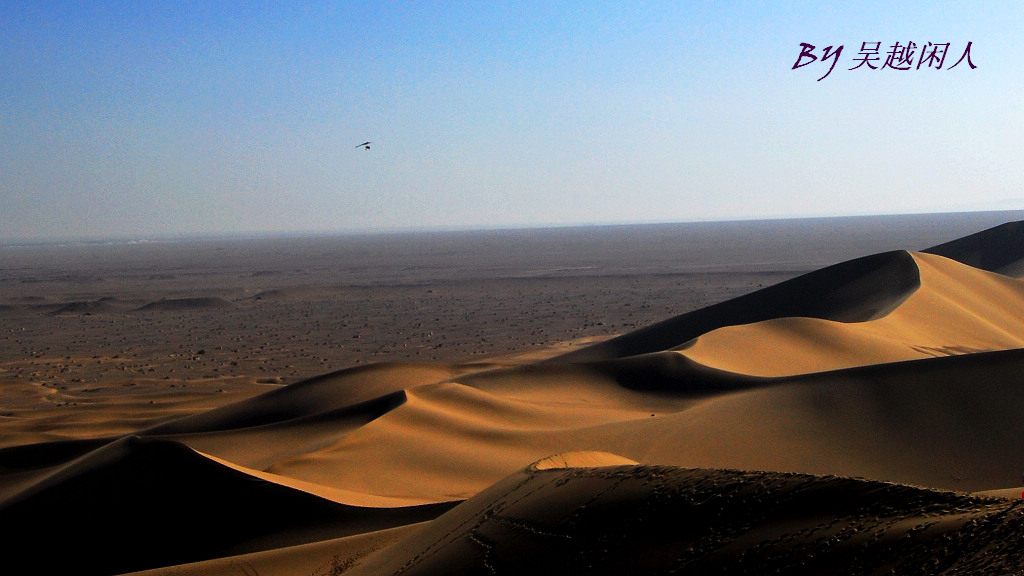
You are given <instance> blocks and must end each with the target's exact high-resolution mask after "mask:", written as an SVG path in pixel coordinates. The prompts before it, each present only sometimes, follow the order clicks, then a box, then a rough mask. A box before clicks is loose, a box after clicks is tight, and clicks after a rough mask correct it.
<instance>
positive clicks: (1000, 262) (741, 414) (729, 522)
mask: <svg viewBox="0 0 1024 576" xmlns="http://www.w3.org/2000/svg"><path fill="white" fill-rule="evenodd" d="M1022 231H1024V228H1022V227H1021V226H1020V225H1019V224H1012V225H1007V226H1002V227H999V228H996V229H993V230H989V231H985V232H982V233H979V234H976V235H973V236H969V237H966V238H964V239H961V240H959V241H954V242H949V243H946V244H943V245H940V246H937V247H935V248H933V249H928V250H925V251H919V252H911V251H890V252H884V253H879V254H875V255H871V256H866V257H863V258H858V259H855V260H850V261H846V262H842V263H839V264H836V265H832V266H827V267H825V268H822V269H820V270H817V271H814V272H811V273H808V274H805V275H802V276H798V277H796V278H792V279H790V280H787V281H783V282H781V283H778V284H776V285H773V286H769V287H767V288H764V289H761V290H758V291H755V292H751V293H749V294H746V295H743V296H740V297H737V298H733V299H730V300H726V301H723V302H720V303H718V304H714V305H712V306H709V307H706V308H702V309H699V310H695V311H692V312H688V313H685V314H682V315H678V316H675V317H673V318H670V319H668V320H665V321H663V322H660V323H658V324H654V325H652V326H649V327H647V328H641V329H639V330H635V331H631V332H628V333H626V334H623V335H621V336H619V337H617V338H613V339H610V340H606V341H602V342H598V343H596V344H593V345H590V346H586V347H583V348H579V349H577V350H574V351H572V352H569V353H565V354H560V355H554V356H552V357H547V358H546V359H543V360H540V361H534V360H530V359H529V356H520V357H518V358H497V359H493V360H490V361H488V362H475V363H474V362H462V363H459V362H452V363H412V362H390V363H379V364H371V365H367V366H360V367H354V368H348V369H344V370H340V371H334V372H329V373H326V374H323V375H321V376H317V377H314V378H309V379H306V380H302V381H300V382H297V383H294V384H290V385H287V386H277V385H271V386H269V387H268V388H266V391H265V392H263V393H261V394H257V395H252V396H251V397H247V398H244V399H241V400H238V401H233V402H227V403H224V404H223V405H220V406H217V407H215V408H213V409H209V410H202V411H197V412H195V411H194V413H189V414H186V415H184V416H182V417H177V418H173V417H169V418H167V419H164V420H162V421H158V422H152V421H149V422H148V423H147V424H146V425H140V426H138V428H137V429H135V430H133V431H132V433H131V434H127V435H125V434H113V433H112V432H110V430H115V429H117V428H116V427H113V426H107V427H90V428H88V429H89V430H101V431H102V430H107V432H105V433H103V434H100V435H98V437H97V436H96V435H94V436H93V437H87V435H85V434H83V435H82V436H81V437H78V438H75V437H74V435H73V434H72V433H70V432H64V433H63V434H64V435H62V436H61V437H63V438H67V439H65V440H62V441H59V442H40V443H34V444H25V445H16V446H8V447H6V448H2V449H0V521H2V522H0V526H2V528H0V530H2V531H3V533H2V536H0V542H3V543H4V545H5V549H7V550H10V551H11V552H10V554H9V556H10V557H11V558H12V560H11V561H12V565H16V564H18V563H22V564H26V565H29V566H32V567H33V569H35V570H36V571H42V572H47V573H82V574H120V573H125V572H130V571H132V570H150V572H148V573H147V574H150V575H152V574H158V573H159V574H183V575H184V574H207V575H217V576H219V575H227V574H237V573H243V574H256V573H258V574H260V575H261V576H267V575H270V574H314V573H316V574H328V573H341V572H342V571H344V573H346V574H350V573H351V574H398V573H402V574H442V573H443V574H470V573H473V574H476V573H488V569H490V571H493V572H495V573H533V572H536V573H539V574H555V573H558V574H565V573H595V574H603V573H606V574H620V573H622V572H625V571H628V572H629V573H639V574H654V573H665V572H670V571H679V572H682V573H699V574H704V573H727V574H748V573H749V574H763V573H776V572H777V573H785V574H888V573H890V572H891V571H894V573H907V572H913V573H925V574H961V573H979V572H980V573H1012V572H1013V570H1019V568H1020V560H1019V558H1020V557H1021V554H1022V553H1024V538H1022V537H1021V533H1022V532H1021V530H1022V529H1024V517H1022V515H1021V505H1020V504H1019V499H1018V500H1016V501H1011V500H1007V499H1000V498H993V497H980V496H970V495H968V493H972V492H983V491H984V492H986V493H989V494H999V495H1007V494H1019V492H1020V488H1019V483H1020V479H1021V476H1020V474H1021V471H1022V466H1024V464H1022V463H1021V460H1020V455H1021V450H1020V439H1021V438H1024V419H1021V418H1020V417H1019V415H1020V414H1022V413H1024V370H1022V369H1021V367H1022V366H1024V315H1022V314H1021V310H1024V281H1022V280H1020V279H1018V278H1015V277H1014V274H1016V272H1017V271H1018V266H1019V264H1020V262H1021V248H1020V246H1022V245H1024V239H1022V237H1021V232H1022ZM195 300H196V299H184V300H176V301H170V300H166V301H160V302H165V305H164V306H165V307H168V306H169V308H170V309H175V310H176V309H182V308H185V309H192V308H194V307H195V306H196V305H197V303H196V302H195ZM199 300H202V302H201V303H200V304H202V306H206V305H218V306H219V305H221V304H218V300H219V299H216V298H205V299H199ZM167 302H172V303H171V304H166V303H167ZM219 302H222V303H223V304H226V305H228V306H232V304H230V303H228V302H227V301H224V300H219ZM157 303H159V302H155V303H154V304H157ZM12 390H15V388H12ZM16 390H21V391H22V393H23V394H22V395H23V396H24V398H23V399H22V400H21V401H22V402H23V403H25V405H26V406H31V405H32V403H33V402H36V401H38V400H34V398H35V396H32V394H33V393H34V394H41V393H42V391H41V390H34V389H29V388H25V387H21V388H17V389H16ZM51 392H53V393H57V391H55V390H51ZM140 397H144V398H149V396H145V395H143V396H140ZM83 398H84V397H83ZM96 402H97V404H98V406H96V407H95V408H93V409H94V410H96V412H95V414H96V415H97V418H99V417H107V418H110V419H116V418H117V417H118V415H119V413H120V412H119V410H121V409H123V406H124V405H123V404H121V405H119V404H117V403H115V402H111V401H110V400H107V402H108V404H102V403H101V402H100V401H99V400H96ZM104 406H106V409H105V411H104ZM23 413H24V412H11V413H10V415H9V416H3V418H6V419H8V420H9V422H6V421H5V424H7V425H12V426H13V425H14V424H16V423H17V422H18V418H21V417H22V414H23ZM53 422H54V421H53V420H39V421H30V420H26V421H25V424H24V425H23V427H24V428H25V429H29V428H32V429H33V431H32V432H31V433H28V432H24V434H25V436H24V437H26V438H31V437H36V435H39V434H41V433H42V432H40V431H39V430H41V429H44V428H46V427H47V426H51V427H52V426H54V424H53ZM638 463H639V464H638ZM56 548H59V549H60V550H61V553H60V554H59V555H55V554H53V553H52V550H54V549H56Z"/></svg>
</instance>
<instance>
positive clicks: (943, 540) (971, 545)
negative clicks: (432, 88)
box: [351, 465, 1024, 575]
mask: <svg viewBox="0 0 1024 576" xmlns="http://www.w3.org/2000/svg"><path fill="white" fill-rule="evenodd" d="M1022 529H1024V512H1022V509H1021V507H1020V506H1019V505H1018V504H1017V503H1016V502H1009V501H1006V500H997V499H984V498H977V497H973V498H972V497H967V496H962V495H956V494H953V493H948V492H935V491H929V490H923V489H917V488H911V487H908V486H899V485H893V484H883V483H878V482H871V481H865V480H853V479H847V478H836V477H820V476H804V475H799V474H772V473H758V472H739V471H730V470H692V469H681V468H673V467H664V466H628V465H627V466H621V465H620V466H606V467H598V468H594V467H587V468H538V467H536V466H533V467H530V468H527V469H526V470H523V471H521V472H519V473H516V474H513V475H512V476H510V477H508V478H506V479H504V480H502V481H500V482H498V483H497V484H495V485H494V486H492V487H490V488H488V489H487V490H484V491H483V492H481V493H480V494H478V495H476V496H474V497H473V498H471V499H469V500H468V501H466V502H464V503H462V504H460V505H459V506H457V507H456V508H454V509H453V510H451V511H449V512H447V513H446V514H444V515H442V516H441V517H439V518H438V519H436V520H434V521H433V522H430V523H429V524H427V525H425V526H423V527H421V528H419V529H417V530H416V531H415V532H413V533H411V534H409V535H408V536H407V537H405V538H404V539H402V540H400V541H398V542H396V543H394V544H393V545H391V546H389V547H388V548H387V549H386V550H384V551H383V552H380V553H378V554H376V555H373V556H370V557H369V558H367V559H366V560H365V562H363V563H361V564H359V565H357V566H356V567H355V569H354V570H353V571H352V572H351V574H360V575H362V574H399V573H400V574H408V575H418V574H480V573H486V572H487V567H491V568H492V569H493V570H494V571H495V572H496V573H509V574H609V575H611V574H623V573H629V574H663V573H683V574H776V573H777V574H871V573H877V574H883V573H889V572H890V570H891V571H892V572H893V573H897V574H902V573H907V572H910V573H919V572H920V571H921V570H922V567H923V568H924V570H926V571H927V572H926V573H939V571H943V573H954V572H956V571H961V570H962V571H966V572H965V573H992V574H994V573H1010V572H1012V571H1013V570H1016V569H1019V567H1020V564H1019V563H1020V556H1019V554H1020V552H1021V551H1022V547H1021V545H1020V544H1019V542H1020V538H1019V533H1020V530H1022ZM1005 539H1008V540H1009V541H1011V542H1018V544H1016V545H1012V546H994V545H993V542H1003V541H1005Z"/></svg>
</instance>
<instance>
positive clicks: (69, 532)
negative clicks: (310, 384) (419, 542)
mask: <svg viewBox="0 0 1024 576" xmlns="http://www.w3.org/2000/svg"><path fill="white" fill-rule="evenodd" d="M446 508H447V506H445V505H441V506H426V507H414V508H386V509H368V508H357V507H351V506H342V505H339V504H336V503H334V502H330V501H327V500H323V499H321V498H317V497H315V496H312V495H310V494H307V493H304V492H301V491H298V490H293V489H290V488H286V487H283V486H280V485H277V484H274V483H270V482H264V481H261V480H258V479H255V478H253V477H252V476H249V475H246V474H243V473H240V472H239V471H237V470H235V469H233V468H230V467H226V466H224V465H222V464H219V463H217V462H215V461H213V460H210V459H209V458H206V457H204V456H203V455H201V454H199V453H196V452H194V451H192V450H191V449H189V448H188V447H186V446H184V445H182V444H180V443H176V442H169V441H161V440H152V439H141V438H138V437H126V438H123V439H120V440H118V441H116V442H113V443H110V444H108V445H107V446H105V447H103V448H102V449H99V450H96V451H94V452H92V453H90V454H88V455H86V456H84V457H83V458H81V459H78V460H75V461H73V462H71V463H69V464H68V465H66V466H64V467H61V468H60V469H58V470H56V471H54V472H53V473H51V474H50V475H49V476H48V477H46V478H45V479H43V480H41V481H39V482H37V483H36V484H34V485H33V486H32V487H31V488H29V489H26V490H24V491H22V492H21V493H19V494H16V495H14V496H11V497H9V498H7V499H6V500H4V501H3V502H0V517H2V518H3V520H4V522H3V525H2V527H0V530H2V531H3V536H2V538H3V542H4V545H5V549H6V554H5V557H6V558H7V559H8V561H10V562H12V566H23V567H26V569H32V570H35V571H38V572H42V573H49V574H61V573H68V574H71V573H73V574H118V573H122V572H127V571H131V570H139V569H144V568H151V567H155V566H167V565H173V564H180V563H183V562H190V561H196V560H203V559H208V558H214V557H218V556H224V555H229V554H236V553H242V552H247V551H254V550H260V549H264V548H268V547H280V546H287V545H294V544H300V543H303V542H311V541H316V540H322V539H324V538H338V537H342V536H346V535H350V534H355V533H362V532H367V531H373V530H380V529H384V528H389V527H392V526H397V525H404V524H409V523H412V522H419V521H422V520H426V519H429V518H433V517H435V516H436V515H437V514H439V513H441V512H442V511H443V510H444V509H446ZM56 518H59V519H60V521H58V522H55V521H54V519H56ZM55 546H56V547H57V548H59V550H60V553H59V554H54V553H52V551H53V549H54V547H55Z"/></svg>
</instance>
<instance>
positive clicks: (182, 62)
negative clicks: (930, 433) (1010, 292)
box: [0, 0, 1024, 240]
mask: <svg viewBox="0 0 1024 576" xmlns="http://www.w3.org/2000/svg"><path fill="white" fill-rule="evenodd" d="M972 4H973V5H972ZM1021 38H1024V8H1022V7H1021V6H1020V4H1019V3H1017V2H1011V1H1003V2H984V3H963V2H916V1H915V2H896V3H889V2H860V3H826V2H804V1H798V2H721V1H707V2H630V3H625V2H596V1H594V2H582V1H559V2H553V1H552V2H497V1H496V2H451V1H447V2H429V1H424V2H356V1H349V2H304V3H293V2H275V1H266V2H239V3H234V2H176V1H167V2H141V1H139V2H110V1H105V0H97V1H93V2H46V1H36V2H24V1H21V0H8V1H6V2H4V3H3V5H0V152H2V153H0V240H9V239H29V238H31V239H59V238H69V237H98V236H159V235H190V234H203V235H206V234H218V233H237V232H288V231H301V232H306V231H345V230H366V229H373V230H389V229H407V228H424V227H430V228H433V227H505V226H532V225H562V224H578V223H612V222H647V221H658V222H665V221H692V220H716V219H747V218H775V217H791V216H819V215H847V214H851V215H852V214H891V213H911V212H946V211H965V210H990V209H993V210H994V209H1024V192H1022V189H1024V167H1022V163H1021V161H1020V159H1019V156H1020V151H1021V150H1024V106H1022V105H1021V103H1022V102H1024V94H1022V91H1024V72H1022V70H1024V66H1022V64H1024V58H1022V45H1021ZM864 42H868V43H872V44H873V43H875V42H878V43H880V44H879V52H878V56H879V58H880V60H878V61H876V62H874V63H873V64H874V65H875V66H878V69H870V68H867V67H866V66H862V67H861V68H859V69H856V70H849V68H852V67H854V66H856V65H857V61H858V58H860V57H861V50H862V43H864ZM897 42H898V43H900V45H901V46H905V45H907V43H908V42H914V43H915V44H916V45H917V46H916V51H915V52H914V54H913V60H912V61H911V69H910V70H893V69H883V68H882V64H883V63H884V62H885V60H886V57H887V54H888V53H889V52H890V51H891V50H892V47H893V45H894V44H895V43H897ZM929 42H931V43H932V44H941V43H947V42H948V43H949V48H948V52H947V54H946V57H945V62H944V63H943V65H942V66H941V69H936V68H935V67H934V65H932V66H930V67H925V66H922V67H921V68H919V69H918V68H916V65H917V64H918V58H919V57H920V56H921V54H922V48H924V47H925V46H926V45H927V43H929ZM968 42H971V51H970V57H971V61H972V62H973V63H974V64H975V65H976V66H977V68H974V69H972V68H970V67H968V65H967V62H966V61H964V62H961V64H960V65H959V66H957V67H956V68H953V69H949V67H950V66H952V65H953V64H954V63H955V62H956V61H957V60H958V59H959V58H960V57H961V55H962V54H963V52H964V50H965V48H966V47H967V44H968ZM801 43H809V44H813V45H814V46H815V50H814V51H813V52H812V54H814V55H815V56H817V57H818V58H819V60H818V61H816V62H813V63H811V64H808V65H806V66H802V67H800V68H797V69H795V70H794V69H792V67H793V65H794V63H796V62H797V59H798V56H799V54H800V51H801V46H800V44H801ZM839 45H842V46H843V49H842V52H841V53H840V55H839V58H838V62H836V65H835V67H834V69H833V70H832V72H831V73H830V74H829V75H828V76H827V77H826V78H824V79H823V80H821V81H818V80H817V79H818V78H819V77H821V76H822V75H824V74H825V73H826V72H828V69H829V65H830V63H829V62H823V61H822V60H821V57H822V56H823V49H824V48H825V47H826V46H839ZM366 140H370V141H372V142H373V144H372V146H371V149H370V150H364V149H362V148H358V147H356V145H357V144H359V143H360V142H363V141H366Z"/></svg>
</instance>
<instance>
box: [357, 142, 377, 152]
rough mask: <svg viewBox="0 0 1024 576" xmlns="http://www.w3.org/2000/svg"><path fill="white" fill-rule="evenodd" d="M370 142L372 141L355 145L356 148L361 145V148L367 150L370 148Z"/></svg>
mask: <svg viewBox="0 0 1024 576" xmlns="http://www.w3.org/2000/svg"><path fill="white" fill-rule="evenodd" d="M370 144H373V142H363V143H362V144H358V145H356V146H355V147H356V148H360V147H362V148H366V149H367V150H369V149H370Z"/></svg>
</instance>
